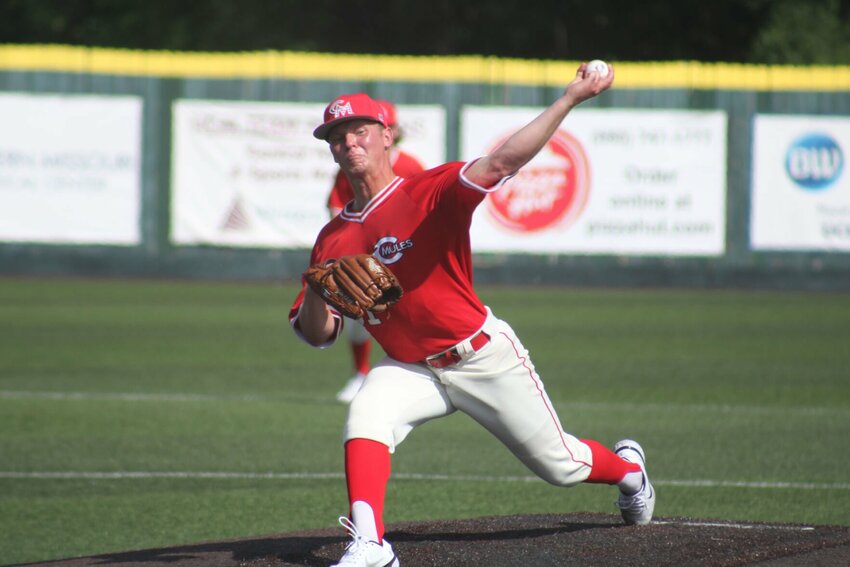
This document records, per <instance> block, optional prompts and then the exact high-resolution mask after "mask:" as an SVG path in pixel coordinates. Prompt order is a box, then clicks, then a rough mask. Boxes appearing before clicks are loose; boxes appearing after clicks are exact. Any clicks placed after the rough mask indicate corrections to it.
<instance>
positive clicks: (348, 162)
mask: <svg viewBox="0 0 850 567" xmlns="http://www.w3.org/2000/svg"><path fill="white" fill-rule="evenodd" d="M327 139H328V144H329V145H330V148H331V153H332V154H333V156H334V161H336V162H337V163H338V164H339V166H340V167H341V168H342V169H343V171H346V172H348V173H354V174H357V173H364V172H365V171H367V170H368V169H369V168H370V167H373V165H374V164H377V163H378V162H379V161H380V160H382V159H385V158H386V151H387V148H389V147H390V145H392V133H391V132H390V130H389V128H384V127H383V126H382V125H381V124H379V123H377V122H371V121H368V120H350V121H348V122H343V123H342V124H340V125H339V126H337V127H336V128H334V129H333V130H331V131H330V134H328V138H327Z"/></svg>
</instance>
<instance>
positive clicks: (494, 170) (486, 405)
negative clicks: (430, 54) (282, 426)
mask: <svg viewBox="0 0 850 567" xmlns="http://www.w3.org/2000/svg"><path fill="white" fill-rule="evenodd" d="M613 80H614V72H613V68H612V69H611V72H610V73H609V74H608V75H607V76H605V77H602V76H600V74H599V73H598V72H591V71H587V64H585V63H582V64H581V65H580V66H579V68H578V71H577V73H576V76H575V78H574V79H573V80H572V81H571V82H570V83H569V85H567V87H566V88H565V89H564V92H563V93H562V95H561V96H559V97H558V99H557V100H555V101H554V102H553V103H552V105H551V106H549V107H548V108H547V109H545V110H544V111H543V112H542V113H541V114H539V115H538V116H537V117H536V118H535V119H534V120H532V121H531V122H529V123H528V124H527V125H525V126H524V127H523V128H522V129H520V130H519V131H517V132H516V133H515V134H514V135H513V136H511V137H510V138H509V139H508V140H506V141H505V143H504V144H502V145H501V146H500V147H499V148H497V149H496V150H494V151H493V153H491V154H490V155H487V156H483V157H480V158H478V159H474V160H472V161H469V162H465V163H461V162H455V163H447V164H444V165H442V166H438V167H436V168H434V169H430V170H427V171H425V172H423V173H420V174H418V175H414V176H412V177H410V178H407V179H405V178H402V177H398V176H396V175H395V174H394V173H393V171H392V167H391V164H390V150H391V148H392V146H393V139H392V131H391V130H390V129H389V128H388V127H387V117H386V113H385V112H384V111H383V109H382V108H381V106H380V105H379V104H378V103H376V102H375V101H374V100H372V99H371V98H370V97H369V96H367V95H365V94H362V93H358V94H351V95H342V96H340V97H338V98H337V99H336V100H334V101H333V102H331V103H330V104H329V105H328V107H327V109H326V110H325V114H324V122H323V123H322V124H321V125H320V126H319V127H317V128H316V129H315V131H314V136H316V137H317V138H320V139H324V140H327V142H328V144H329V146H330V151H331V154H332V155H333V157H334V160H336V162H337V163H339V165H340V167H341V168H342V170H343V171H344V172H345V174H346V176H347V177H348V179H349V180H350V181H351V184H352V187H353V188H354V200H353V201H352V202H350V203H348V204H347V205H346V206H345V207H344V208H343V210H342V212H341V213H340V214H339V215H338V216H337V217H335V218H334V219H332V220H331V221H330V222H329V223H328V224H327V225H326V226H325V227H324V228H323V229H322V231H321V232H320V233H319V236H318V238H317V240H316V244H315V246H314V248H313V251H312V257H311V263H312V264H321V263H323V262H325V261H326V260H328V259H331V258H339V257H341V256H346V255H351V254H358V253H364V252H368V253H372V254H373V255H374V256H376V257H377V258H378V259H379V260H381V261H382V262H384V263H385V264H387V266H389V267H390V268H391V269H392V271H393V272H394V273H395V275H396V276H397V278H398V280H399V282H400V283H401V285H402V287H403V288H404V295H403V297H402V298H401V300H400V301H399V302H398V303H397V304H396V305H394V306H392V308H391V309H389V310H387V311H385V312H380V313H372V312H369V313H368V314H367V316H366V317H364V323H365V326H366V329H368V331H369V333H370V334H371V335H372V336H373V337H374V338H375V339H376V340H377V341H378V343H379V344H380V345H381V347H382V348H383V349H384V351H385V352H386V354H387V356H386V358H384V359H383V360H381V361H380V362H379V363H377V364H376V365H375V366H374V367H373V368H372V370H371V371H370V372H369V374H368V376H367V378H366V382H365V383H364V385H363V387H362V388H361V390H360V391H359V392H358V394H357V395H356V396H355V398H354V400H352V402H351V404H350V406H349V410H348V416H347V419H346V423H345V430H344V441H345V445H344V451H345V475H346V483H347V488H348V498H349V513H348V516H344V517H341V518H340V523H341V524H343V526H344V527H345V528H346V529H347V530H348V532H349V534H350V535H351V542H350V543H349V545H348V547H347V548H346V551H345V553H344V555H343V556H342V558H341V560H340V561H339V563H338V564H337V565H338V566H347V567H374V566H380V567H385V566H398V565H399V560H398V558H397V557H396V555H395V553H394V551H393V548H392V546H391V545H390V543H389V542H388V541H386V540H385V539H384V537H383V536H384V524H383V520H382V517H383V509H384V496H385V492H386V486H387V482H388V481H389V477H390V455H391V454H392V453H393V452H394V451H395V450H396V448H397V447H398V446H399V444H401V442H402V441H404V439H405V437H407V435H408V434H409V433H410V431H411V430H413V428H415V427H416V426H418V425H420V424H422V423H425V422H427V421H429V420H431V419H435V418H439V417H443V416H446V415H449V414H451V413H453V412H455V411H458V410H459V411H461V412H463V413H466V414H467V415H469V416H470V417H472V418H473V419H474V420H476V421H477V422H478V423H480V424H481V425H482V426H484V427H485V428H486V429H487V430H488V431H490V433H492V434H493V435H494V436H496V437H497V438H498V439H499V440H500V441H501V442H502V443H504V444H505V446H506V447H507V448H508V449H509V450H510V451H511V452H512V453H513V454H514V455H515V456H516V457H517V458H518V459H519V460H521V461H522V462H523V463H524V464H525V465H526V466H527V467H528V468H529V469H531V470H532V471H533V472H534V473H535V474H537V475H538V476H539V477H541V478H542V479H544V480H546V481H548V482H550V483H551V484H554V485H557V486H564V487H567V486H573V485H576V484H578V483H582V482H587V483H602V484H610V485H616V486H617V487H618V489H619V499H618V501H617V505H618V507H619V508H620V510H621V513H622V516H623V519H624V520H625V522H626V523H627V524H646V523H648V522H649V521H650V520H651V519H652V513H653V509H654V506H655V492H654V490H653V487H652V485H651V484H650V482H649V478H648V476H647V473H646V468H645V456H644V452H643V449H642V448H641V447H640V445H639V444H638V443H636V442H634V441H632V440H623V441H619V442H618V443H616V444H615V445H614V447H613V450H609V449H608V448H606V447H605V446H603V445H602V444H601V443H599V442H596V441H592V440H589V439H580V438H578V437H576V436H574V435H571V434H569V433H566V432H565V431H564V429H563V427H562V425H561V423H560V420H559V418H558V416H557V414H556V412H555V409H554V407H553V405H552V402H551V401H550V400H549V397H548V395H547V394H546V390H545V389H544V386H543V383H542V382H541V379H540V376H538V374H537V372H536V371H535V368H534V365H533V364H532V362H531V359H530V358H529V354H528V351H527V350H526V349H525V347H523V345H522V343H521V342H520V340H519V339H518V338H517V336H516V334H515V333H514V331H513V330H512V329H511V327H510V325H509V324H508V323H507V322H505V321H503V320H501V319H499V318H498V317H497V316H496V315H495V314H494V313H493V312H492V311H491V310H490V309H489V308H488V307H486V306H485V305H483V304H482V302H481V301H480V300H479V298H478V296H477V295H476V293H475V291H474V289H473V286H472V259H471V251H470V239H469V227H470V222H471V219H472V214H473V212H474V211H475V208H476V207H477V206H478V205H479V204H480V203H481V202H482V201H483V200H484V199H485V198H486V196H487V194H488V193H491V192H493V191H498V190H499V188H500V187H501V185H502V184H503V183H504V181H505V180H507V179H508V178H510V177H511V176H512V175H515V174H516V173H517V171H518V170H519V169H520V168H521V167H522V166H523V165H525V164H526V163H528V162H529V161H530V160H531V159H532V158H533V157H534V156H535V155H536V154H537V153H538V152H539V151H540V150H541V148H542V147H543V146H544V145H545V144H546V142H547V141H548V139H549V138H550V137H551V136H552V135H553V133H554V132H555V130H556V129H557V128H558V126H559V125H560V124H561V122H562V121H563V120H564V119H565V118H566V116H567V115H568V113H569V112H570V111H571V110H572V109H573V108H574V107H575V106H576V105H578V104H580V103H581V102H583V101H585V100H587V99H590V98H592V97H594V96H596V95H598V94H600V93H601V92H603V91H605V90H606V89H608V88H609V87H611V85H612V83H613ZM290 323H291V325H292V327H293V329H294V331H295V332H296V333H297V334H298V336H300V337H301V338H302V339H304V340H305V341H307V342H308V343H309V344H310V345H313V346H316V347H319V348H323V347H326V346H329V345H330V344H332V343H333V342H334V341H335V340H336V338H337V337H338V336H339V333H340V330H341V327H342V325H343V320H342V318H341V317H340V316H339V314H338V313H337V312H336V310H335V309H332V308H330V307H329V306H328V305H327V304H326V303H325V302H324V301H323V300H322V299H321V297H320V296H319V295H318V294H317V293H316V292H314V291H313V290H312V289H311V288H309V287H306V286H305V288H303V289H302V291H301V292H300V293H299V294H298V296H297V297H296V298H295V301H294V302H293V305H292V308H291V310H290Z"/></svg>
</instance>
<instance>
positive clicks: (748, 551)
mask: <svg viewBox="0 0 850 567" xmlns="http://www.w3.org/2000/svg"><path fill="white" fill-rule="evenodd" d="M386 535H387V539H388V540H389V541H390V542H391V543H392V544H393V548H394V549H395V551H396V554H397V555H398V557H399V560H400V561H401V565H402V567H426V566H434V567H447V566H451V567H463V566H469V567H481V566H483V565H487V566H489V567H547V566H553V567H554V566H569V565H581V566H589V565H599V566H605V565H617V566H620V567H625V566H637V565H655V566H663V565H670V566H680V565H691V566H702V565H705V566H711V567H719V566H731V565H763V566H771V567H792V566H793V567H799V566H809V565H811V566H814V565H850V528H848V527H845V526H798V525H786V524H757V523H735V522H724V521H707V520H691V519H685V518H658V519H656V520H654V521H653V523H652V524H651V525H648V526H642V527H637V526H624V525H623V523H622V520H621V519H620V517H619V516H613V515H607V514H569V515H556V514H546V515H532V516H497V517H490V518H477V519H472V520H446V521H437V522H414V523H399V524H393V525H391V526H389V528H388V531H387V534H386ZM346 543H347V539H346V535H345V532H344V531H343V530H342V529H323V530H313V531H305V532H297V533H286V534H275V535H269V536H265V537H257V538H251V539H242V540H228V541H220V542H210V543H198V544H193V545H182V546H178V547H169V548H164V549H148V550H143V551H128V552H125V553H113V554H108V555H99V556H95V557H86V558H79V559H69V560H64V561H52V562H49V563H45V564H43V565H50V566H51V567H93V566H109V567H131V566H132V567H139V566H142V565H143V566H144V567H166V566H167V567H202V566H203V567H218V566H221V567H236V566H240V567H282V566H289V565H298V566H311V567H326V566H328V565H332V564H333V563H335V562H336V561H337V560H338V559H339V558H340V556H341V555H342V552H343V549H344V547H345V544H346Z"/></svg>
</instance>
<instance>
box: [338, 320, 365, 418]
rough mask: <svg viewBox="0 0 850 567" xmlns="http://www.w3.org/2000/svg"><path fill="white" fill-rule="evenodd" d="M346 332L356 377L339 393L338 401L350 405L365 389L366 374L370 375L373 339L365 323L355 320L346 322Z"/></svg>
mask: <svg viewBox="0 0 850 567" xmlns="http://www.w3.org/2000/svg"><path fill="white" fill-rule="evenodd" d="M345 332H346V333H347V334H348V346H349V348H350V349H351V360H352V362H353V367H354V375H353V376H352V377H351V378H349V379H348V382H346V383H345V386H343V388H342V389H341V390H340V391H339V392H337V394H336V399H337V400H339V401H340V402H345V403H348V402H350V401H351V400H353V399H354V396H356V395H357V392H359V391H360V388H362V387H363V382H364V381H365V380H366V374H368V373H369V367H370V366H371V363H372V360H371V358H372V338H371V335H370V334H369V331H367V330H366V327H365V326H364V325H363V323H361V322H360V321H357V320H355V319H346V320H345Z"/></svg>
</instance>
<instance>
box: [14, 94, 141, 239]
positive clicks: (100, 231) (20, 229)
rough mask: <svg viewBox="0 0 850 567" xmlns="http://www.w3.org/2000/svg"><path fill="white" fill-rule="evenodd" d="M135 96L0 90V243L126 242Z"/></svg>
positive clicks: (133, 198) (137, 144) (134, 164)
mask: <svg viewBox="0 0 850 567" xmlns="http://www.w3.org/2000/svg"><path fill="white" fill-rule="evenodd" d="M141 118H142V101H141V99H140V98H138V97H120V96H116V97H113V96H43V95H26V94H0V124H2V127H0V240H3V241H7V242H33V243H48V244H53V243H56V244H73V243H77V244H110V245H134V244H138V243H139V242H140V240H141V237H140V228H139V224H140V214H141V206H140V199H141V195H140V175H141Z"/></svg>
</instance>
